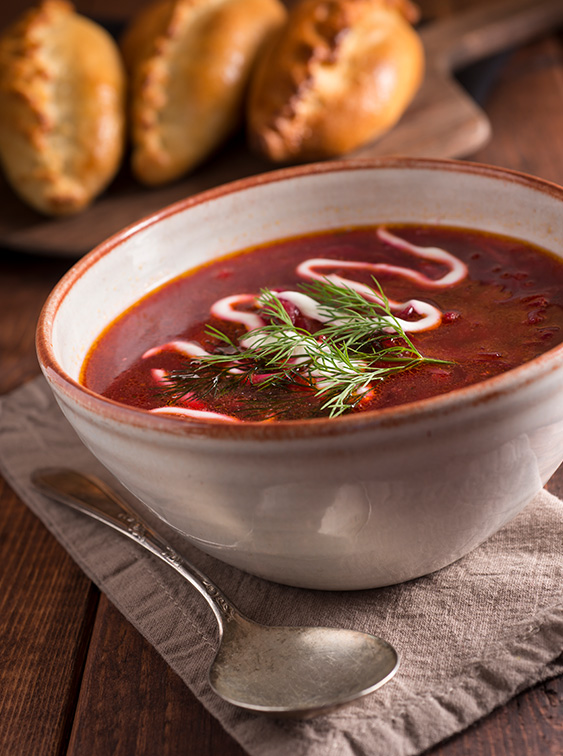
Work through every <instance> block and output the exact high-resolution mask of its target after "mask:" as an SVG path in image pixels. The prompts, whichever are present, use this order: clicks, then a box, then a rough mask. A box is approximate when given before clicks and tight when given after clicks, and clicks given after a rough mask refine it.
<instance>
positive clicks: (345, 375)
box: [81, 225, 563, 422]
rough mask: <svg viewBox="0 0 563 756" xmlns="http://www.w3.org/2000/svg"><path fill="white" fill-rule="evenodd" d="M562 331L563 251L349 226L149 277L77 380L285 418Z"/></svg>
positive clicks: (413, 392)
mask: <svg viewBox="0 0 563 756" xmlns="http://www.w3.org/2000/svg"><path fill="white" fill-rule="evenodd" d="M561 341H563V263H562V262H561V261H560V260H558V259H557V258H556V257H555V256H553V255H551V254H550V253H548V252H546V251H544V250H540V249H538V248H535V247H533V246H531V245H529V244H524V243H522V242H519V241H517V240H515V239H511V238H506V237H501V236H495V235H491V234H485V233H480V232H475V231H467V230H460V229H453V228H442V227H436V226H416V227H415V226H407V225H405V226H387V227H382V226H381V227H377V228H375V227H374V228H358V229H351V230H350V229H346V230H341V231H337V232H330V233H323V234H315V235H310V236H303V237H299V238H292V239H286V240H283V241H279V242H275V243H273V244H268V245H266V246H263V247H260V248H255V249H250V250H246V251H244V252H242V253H237V254H235V255H232V256H229V257H224V258H222V259H219V260H216V261H214V262H212V263H210V264H208V265H205V266H202V267H200V268H198V269H196V270H193V271H189V272H188V273H186V274H185V275H183V276H181V277H179V278H177V279H175V280H173V281H171V282H170V283H168V284H166V285H165V286H163V287H162V288H160V289H158V290H156V291H153V292H151V293H150V294H149V295H147V296H146V297H145V298H144V299H142V300H141V301H139V302H138V303H137V304H136V305H135V306H133V307H132V308H130V309H129V310H127V311H126V312H125V313H124V314H123V315H121V317H119V318H118V319H117V320H116V321H115V322H114V323H112V324H111V325H110V326H109V327H108V328H107V329H106V330H105V331H104V333H102V335H101V336H100V337H99V339H98V340H97V341H96V343H95V344H94V345H93V347H92V348H91V350H90V352H89V354H88V356H87V359H86V361H85V363H84V366H83V369H82V376H81V381H82V383H83V384H84V385H85V386H86V387H88V388H90V389H92V390H93V391H95V392H97V393H99V394H102V395H104V396H106V397H108V398H109V399H113V400H115V401H117V402H121V403H124V404H129V405H133V406H135V407H140V408H143V409H147V410H150V411H152V412H156V413H164V414H169V415H172V416H176V417H178V418H187V419H190V418H193V417H204V418H215V419H221V420H224V421H231V422H237V421H241V420H242V421H245V420H246V421H248V420H251V421H266V420H276V419H281V420H296V419H306V418H315V417H327V416H336V415H340V414H343V413H353V412H362V411H365V410H375V409H380V408H384V407H390V406H394V405H398V404H403V403H406V402H412V401H416V400H419V399H425V398H427V397H431V396H435V395H437V394H441V393H444V392H447V391H452V390H453V389H457V388H460V387H463V386H467V385H469V384H473V383H476V382H478V381H482V380H484V379H486V378H489V377H491V376H495V375H498V374H499V373H503V372H505V371H506V370H510V369H511V368H513V367H516V366H518V365H521V364H522V363H524V362H527V361H528V360H531V359H533V358H534V357H536V356H537V355H539V354H542V353H543V352H545V351H547V350H548V349H551V348H552V347H555V346H556V345H557V344H559V343H561Z"/></svg>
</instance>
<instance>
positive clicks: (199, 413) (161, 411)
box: [149, 407, 240, 423]
mask: <svg viewBox="0 0 563 756" xmlns="http://www.w3.org/2000/svg"><path fill="white" fill-rule="evenodd" d="M149 412H152V413H153V414H155V415H179V416H181V417H196V418H198V417H199V418H205V419H206V420H209V419H210V418H212V419H214V420H224V421H225V422H228V423H239V422H240V420H238V419H237V418H236V417H231V416H230V415H223V414H222V413H220V412H211V411H210V410H196V409H190V408H189V407H155V408H154V409H151V410H149Z"/></svg>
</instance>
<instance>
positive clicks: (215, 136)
mask: <svg viewBox="0 0 563 756" xmlns="http://www.w3.org/2000/svg"><path fill="white" fill-rule="evenodd" d="M285 18H286V11H285V8H284V6H283V5H282V4H281V3H280V2H279V0H158V2H157V3H155V4H153V5H150V6H148V7H147V8H146V9H144V10H143V11H142V12H141V13H140V14H139V15H138V16H137V18H135V19H134V20H133V22H132V24H131V26H130V27H129V29H128V30H127V31H126V33H125V35H124V37H123V39H122V42H121V48H122V52H123V56H124V59H125V62H126V66H127V69H128V71H129V73H130V80H131V111H130V113H131V137H132V145H133V149H132V158H131V160H132V170H133V173H134V175H135V176H136V177H137V178H138V179H139V180H140V181H141V182H143V183H145V184H148V185H158V184H164V183H166V182H169V181H172V180H174V179H176V178H179V177H180V176H182V175H183V174H185V173H186V172H187V171H189V170H191V169H192V168H194V167H195V166H197V165H198V164H199V163H200V162H201V161H202V160H204V159H205V158H206V157H207V156H208V155H209V154H210V153H211V152H212V151H213V150H214V149H215V148H216V147H217V146H218V145H219V144H220V143H221V142H222V141H223V140H224V139H225V138H226V137H227V136H228V135H229V134H230V133H231V132H232V131H233V129H234V128H235V127H236V126H237V125H238V124H239V122H240V119H241V117H242V113H243V110H244V107H243V103H244V97H245V93H246V86H247V82H248V78H249V74H250V70H251V67H252V65H253V64H254V60H255V57H256V54H257V52H258V51H259V49H260V48H261V47H262V46H263V45H264V43H265V42H266V41H267V39H268V37H269V36H270V34H271V33H272V31H273V30H275V29H277V28H278V27H279V26H280V25H281V24H283V23H284V21H285Z"/></svg>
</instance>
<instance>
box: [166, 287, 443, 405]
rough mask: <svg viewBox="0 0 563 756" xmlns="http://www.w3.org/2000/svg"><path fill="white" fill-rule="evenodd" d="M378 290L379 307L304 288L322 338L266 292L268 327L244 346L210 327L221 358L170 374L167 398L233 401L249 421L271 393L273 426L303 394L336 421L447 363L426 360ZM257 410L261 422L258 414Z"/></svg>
mask: <svg viewBox="0 0 563 756" xmlns="http://www.w3.org/2000/svg"><path fill="white" fill-rule="evenodd" d="M374 286H375V289H374V291H375V292H376V293H377V301H373V302H372V301H369V300H368V299H366V298H365V297H363V296H362V295H361V294H360V293H358V292H357V291H355V290H354V289H352V288H350V287H346V286H340V285H337V284H335V283H333V282H331V281H329V280H326V279H325V280H323V281H315V282H313V283H310V284H306V285H303V286H300V290H301V291H302V292H303V293H304V294H306V295H308V296H309V297H311V298H312V299H314V300H315V301H316V302H317V304H318V306H319V313H320V314H321V315H322V316H323V319H326V322H325V323H324V324H323V325H322V326H321V327H320V328H319V330H317V331H316V332H315V333H314V334H312V333H310V332H309V331H307V330H306V329H304V328H300V327H298V326H297V325H295V323H294V322H293V321H292V319H291V317H290V315H289V314H288V312H287V311H286V309H285V307H284V305H283V303H282V301H281V300H280V299H279V297H278V296H277V294H276V293H275V292H273V291H271V290H269V289H264V290H262V291H261V293H260V296H259V298H258V303H259V305H260V307H261V311H262V315H263V316H264V318H266V319H267V320H268V321H269V323H268V325H265V326H263V327H261V328H257V329H254V330H252V331H250V332H248V333H247V334H245V335H244V336H243V337H242V338H241V339H240V340H239V341H238V342H235V341H233V340H232V339H231V338H230V337H229V336H228V335H227V334H225V333H223V332H222V331H220V330H218V329H217V328H215V327H213V326H208V328H207V333H208V335H209V336H210V337H212V338H214V339H215V340H216V342H217V344H218V347H217V351H216V352H215V353H213V354H210V355H205V356H202V357H197V358H193V359H192V360H191V361H190V365H189V367H187V368H185V369H181V370H173V371H170V372H169V373H168V375H167V387H166V389H165V395H166V396H167V397H168V399H169V401H174V400H178V399H179V398H180V397H182V396H184V395H186V394H190V395H191V396H192V397H194V398H197V399H200V400H202V401H206V400H213V401H214V402H216V401H218V400H219V401H221V400H224V399H225V398H227V399H228V401H230V402H231V404H232V405H233V406H234V407H235V410H236V409H238V410H239V411H240V413H241V414H242V415H243V416H245V417H248V414H249V412H248V411H247V410H248V408H247V410H245V409H244V405H245V404H248V403H249V402H251V403H252V404H254V403H255V402H256V400H257V397H258V395H259V394H262V395H264V393H266V394H267V401H266V402H264V403H263V402H260V400H259V399H258V405H260V410H259V413H262V414H265V416H266V417H268V418H272V417H279V416H281V415H283V412H284V411H285V408H287V407H288V406H290V405H291V403H292V402H293V403H294V402H295V400H296V399H297V395H298V394H299V393H301V394H302V395H303V396H304V397H306V398H307V401H309V402H310V400H311V397H314V398H315V399H316V400H317V402H321V406H320V408H319V410H320V412H321V413H325V414H328V415H329V417H336V416H338V415H341V414H343V413H345V412H348V411H350V410H351V409H353V408H354V407H356V406H357V405H358V403H359V402H361V400H362V398H363V397H364V395H365V394H366V392H367V391H369V389H370V388H371V387H372V385H373V384H375V383H377V382H380V381H383V380H385V379H386V378H388V377H389V376H391V375H393V374H396V373H398V372H402V371H404V370H409V369H412V368H413V367H416V366H419V365H421V364H422V363H428V362H433V363H443V362H444V361H443V360H436V359H433V358H427V357H424V356H423V355H422V354H421V353H420V352H419V350H418V349H417V348H416V347H415V345H414V344H413V343H412V341H411V340H410V339H409V337H408V336H407V334H406V333H405V331H404V329H403V328H402V327H401V324H400V322H399V321H398V320H397V318H396V317H395V316H394V315H393V314H392V312H391V309H390V306H389V301H388V299H387V297H386V296H385V295H384V293H383V291H382V289H381V287H380V286H379V283H378V282H377V281H375V279H374ZM249 390H251V391H252V394H249ZM272 390H276V393H275V395H274V394H273V392H272ZM282 397H285V399H286V401H284V400H283V399H282ZM288 397H289V398H290V401H289V402H288V401H287V399H288ZM266 404H268V405H269V406H268V409H265V407H264V405H266ZM280 405H283V407H282V406H280ZM250 410H251V412H250V414H253V412H254V411H255V410H257V406H255V407H254V408H252V407H251V408H250Z"/></svg>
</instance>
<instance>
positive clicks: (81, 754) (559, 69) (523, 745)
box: [0, 0, 563, 756]
mask: <svg viewBox="0 0 563 756" xmlns="http://www.w3.org/2000/svg"><path fill="white" fill-rule="evenodd" d="M484 2H485V3H486V2H487V0H484ZM136 3H137V0H123V2H122V4H121V5H120V6H119V7H118V6H117V5H116V4H111V3H110V2H109V0H84V3H79V4H80V5H83V4H84V5H85V6H87V8H88V11H92V13H93V14H94V15H98V16H101V15H103V14H104V11H107V15H108V16H110V15H111V14H112V13H113V14H114V15H116V16H119V14H121V13H122V12H124V9H131V8H133V7H135V5H136ZM470 3H471V0H459V1H458V0H427V1H425V2H424V3H423V7H424V9H425V15H427V16H428V15H430V16H431V15H432V14H436V15H439V16H441V17H446V16H452V15H454V13H455V12H456V11H457V9H458V8H459V7H462V6H467V5H469V4H470ZM18 5H19V0H18ZM13 9H14V4H13V3H2V4H0V21H1V20H2V19H3V18H5V17H6V15H5V14H6V13H9V12H12V10H13ZM485 109H486V112H487V116H488V118H489V119H490V121H491V123H492V125H493V138H492V140H491V142H490V143H489V144H488V145H487V146H486V147H484V148H482V149H480V150H479V151H478V152H477V153H475V154H474V155H472V156H471V157H472V159H476V160H479V161H481V162H489V163H493V164H497V165H504V166H506V167H509V168H515V169H518V170H523V171H526V172H529V173H534V174H537V175H540V176H543V177H544V178H548V179H550V180H553V181H557V182H558V183H563V138H562V136H561V135H562V134H563V40H562V38H561V35H559V36H557V35H552V36H550V37H549V38H547V39H544V40H542V41H541V42H538V43H536V44H532V45H528V46H526V47H524V48H521V49H519V50H517V51H516V52H515V53H514V54H513V55H511V57H510V58H509V60H508V61H507V63H506V64H505V65H504V67H503V71H502V74H501V76H500V78H499V80H498V83H497V86H496V87H495V89H494V90H493V91H492V92H491V93H490V97H489V100H488V102H487V103H486V106H485ZM45 233H48V228H46V229H45ZM69 264H70V263H69V262H66V261H60V260H59V261H57V260H54V259H47V258H44V259H41V258H38V257H34V256H31V255H30V256H27V255H18V254H17V253H10V252H8V251H6V250H4V251H0V366H1V367H2V370H0V393H2V392H5V391H8V390H9V389H11V388H14V387H15V386H17V385H19V384H20V383H21V382H23V381H24V380H26V379H28V378H30V377H32V376H33V375H35V374H36V373H37V372H38V368H37V364H36V360H35V354H34V344H33V341H34V327H35V320H36V317H37V314H38V312H39V309H40V308H41V305H42V303H43V301H44V299H45V297H46V295H47V293H48V291H49V290H50V288H51V287H52V285H53V284H54V283H55V281H56V280H58V278H59V277H60V276H61V275H62V273H63V272H64V270H65V269H66V267H68V265H69ZM548 488H549V489H550V490H551V491H552V492H554V493H556V494H557V495H559V496H560V497H563V470H561V469H560V470H559V472H558V473H557V475H556V476H554V478H553V479H552V481H551V482H550V484H549V485H548ZM97 602H98V594H97V591H96V590H95V589H93V588H92V587H91V584H90V583H89V581H88V580H87V579H86V578H85V577H84V576H83V575H82V573H81V572H80V571H79V570H78V568H77V567H76V566H75V565H74V564H73V563H72V561H71V560H70V559H69V557H68V556H67V555H66V553H65V552H64V551H63V550H62V549H61V548H60V547H59V546H58V544H57V543H56V541H55V540H54V539H53V538H52V536H51V535H50V534H49V533H48V532H47V531H46V530H45V528H43V526H42V525H41V524H40V523H39V522H38V520H37V519H36V518H34V517H33V516H32V515H31V513H30V512H29V511H28V510H27V509H26V507H25V506H24V505H23V504H22V503H21V502H20V501H19V500H18V499H17V497H16V496H15V495H14V494H13V493H12V492H11V490H10V489H9V487H8V486H7V485H6V484H5V483H4V482H2V481H0V712H1V714H0V754H2V756H4V755H5V756H43V755H44V754H45V755H48V756H55V754H56V755H57V756H65V754H66V755H67V756H106V754H108V755H109V754H112V756H113V754H114V753H115V754H126V756H158V755H159V754H164V756H169V755H170V756H179V755H180V754H193V756H216V755H218V754H220V755H221V756H241V755H242V753H243V751H242V750H241V748H240V746H238V745H237V743H235V741H234V740H232V739H231V738H230V737H229V736H228V735H227V734H226V733H225V732H224V731H223V730H222V729H221V727H220V726H219V725H218V724H217V722H215V720H214V719H213V718H212V717H211V716H210V715H209V714H208V713H207V711H206V710H205V709H204V708H203V707H202V706H201V704H200V703H199V702H198V701H197V700H196V699H195V698H194V697H193V696H192V695H191V693H190V692H189V691H188V690H187V688H186V687H185V686H184V685H183V684H182V682H181V681H180V680H179V678H178V677H177V676H176V675H174V673H172V672H171V671H170V670H169V668H168V667H167V665H166V664H165V663H164V662H163V660H162V659H161V658H160V657H159V656H158V654H157V653H156V652H155V651H154V649H152V648H151V647H150V646H149V645H148V644H147V643H146V642H145V641H144V640H143V639H142V638H141V637H140V635H139V634H138V633H137V631H136V630H135V629H134V628H133V627H132V626H131V625H130V624H129V623H128V622H126V621H125V620H124V619H123V618H122V617H121V616H120V615H119V614H118V612H117V611H116V610H115V609H114V608H113V607H112V606H111V605H109V604H108V602H107V601H106V599H105V598H103V597H102V598H101V599H100V603H99V607H98V603H97ZM94 613H95V620H94ZM562 723H563V677H560V678H558V679H556V680H553V681H550V682H547V683H544V684H542V685H540V686H537V687H535V688H534V689H532V690H529V691H526V692H524V693H521V694H520V695H519V696H517V697H516V698H515V699H513V700H512V701H510V702H509V703H508V704H507V705H506V706H503V707H501V708H500V709H499V710H497V711H495V712H493V713H492V714H491V715H490V716H489V717H487V718H485V719H483V720H481V721H480V722H478V723H477V724H476V725H474V726H473V727H470V728H469V729H468V730H466V731H465V732H464V733H461V734H460V735H458V736H456V737H454V738H452V739H450V740H449V741H448V742H446V743H442V744H440V746H438V747H436V748H434V749H433V750H432V751H431V752H430V754H427V756H561V754H562V753H563V747H562V743H563V730H562V726H563V725H562ZM373 756H386V755H385V754H378V753H377V751H374V753H373Z"/></svg>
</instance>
